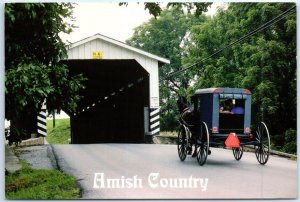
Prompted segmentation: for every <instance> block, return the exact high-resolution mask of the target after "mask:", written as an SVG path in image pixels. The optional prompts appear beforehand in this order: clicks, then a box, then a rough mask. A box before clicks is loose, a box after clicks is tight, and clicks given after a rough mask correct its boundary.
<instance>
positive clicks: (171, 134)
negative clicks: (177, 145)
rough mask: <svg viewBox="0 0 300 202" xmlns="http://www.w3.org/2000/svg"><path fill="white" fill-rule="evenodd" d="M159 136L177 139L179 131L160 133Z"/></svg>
mask: <svg viewBox="0 0 300 202" xmlns="http://www.w3.org/2000/svg"><path fill="white" fill-rule="evenodd" d="M159 135H161V136H166V137H177V136H178V132H177V131H160V132H159Z"/></svg>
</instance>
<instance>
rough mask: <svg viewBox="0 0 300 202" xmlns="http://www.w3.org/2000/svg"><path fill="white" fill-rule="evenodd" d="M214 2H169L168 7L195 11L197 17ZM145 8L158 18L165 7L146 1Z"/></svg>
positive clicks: (124, 3)
mask: <svg viewBox="0 0 300 202" xmlns="http://www.w3.org/2000/svg"><path fill="white" fill-rule="evenodd" d="M211 4H212V3H203V2H201V3H196V2H194V3H168V4H167V8H177V9H180V10H182V11H183V10H186V11H187V12H188V13H192V12H193V13H194V14H195V15H196V16H197V17H199V16H200V15H201V14H202V13H203V12H206V11H207V8H208V7H209V6H211ZM119 5H120V6H122V5H126V6H127V5H128V3H127V2H121V3H119ZM144 5H145V10H148V11H149V13H150V14H151V15H153V16H154V17H155V18H157V17H158V16H159V15H160V14H161V12H162V11H163V9H162V8H161V3H153V2H147V3H144Z"/></svg>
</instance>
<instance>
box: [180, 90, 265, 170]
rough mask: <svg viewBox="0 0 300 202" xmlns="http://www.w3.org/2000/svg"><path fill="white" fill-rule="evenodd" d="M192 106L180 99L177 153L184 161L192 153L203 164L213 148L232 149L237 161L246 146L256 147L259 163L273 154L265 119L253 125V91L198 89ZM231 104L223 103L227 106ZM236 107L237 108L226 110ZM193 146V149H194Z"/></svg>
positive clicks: (192, 98)
mask: <svg viewBox="0 0 300 202" xmlns="http://www.w3.org/2000/svg"><path fill="white" fill-rule="evenodd" d="M191 101H192V103H193V105H192V109H191V108H189V107H187V104H186V100H182V99H179V100H178V101H177V104H178V107H179V110H180V112H181V117H180V120H179V122H180V127H179V133H178V144H177V148H178V155H179V158H180V160H181V161H184V160H185V159H186V156H187V155H191V154H192V153H193V157H197V161H198V163H199V165H201V166H202V165H204V164H205V163H206V160H207V156H208V155H209V154H210V153H211V151H210V147H225V148H231V149H232V151H233V156H234V158H235V159H236V160H240V159H241V158H242V156H243V151H244V146H246V145H250V147H252V148H253V149H254V153H255V156H256V158H257V160H258V162H259V163H260V164H262V165H264V164H266V163H267V161H268V159H269V154H270V135H269V131H268V128H267V126H266V124H265V123H264V122H260V123H258V124H257V127H256V128H255V129H254V130H251V129H250V124H251V92H250V91H249V90H247V89H241V88H207V89H199V90H197V91H196V92H195V93H194V95H193V96H192V97H191ZM226 104H227V105H231V106H224V105H226ZM224 107H235V108H237V109H238V110H234V109H232V110H228V109H227V110H226V109H224ZM193 145H194V152H192V150H193Z"/></svg>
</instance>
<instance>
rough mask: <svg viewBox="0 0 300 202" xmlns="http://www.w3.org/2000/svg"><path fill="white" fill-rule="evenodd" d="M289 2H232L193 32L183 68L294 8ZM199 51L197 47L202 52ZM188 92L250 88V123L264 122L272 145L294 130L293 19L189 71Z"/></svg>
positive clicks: (294, 44)
mask: <svg viewBox="0 0 300 202" xmlns="http://www.w3.org/2000/svg"><path fill="white" fill-rule="evenodd" d="M293 6H294V4H291V3H231V4H230V5H229V7H228V9H226V10H223V11H220V12H219V13H218V14H217V15H216V16H215V17H214V18H212V19H207V20H206V21H205V22H204V23H203V24H201V25H198V26H194V27H193V29H192V34H191V36H192V41H193V43H191V44H190V46H189V47H188V50H189V51H188V52H189V56H188V57H187V58H186V59H185V62H186V63H189V62H191V61H195V60H196V61H197V60H201V59H202V58H205V57H207V56H208V55H210V54H211V53H212V52H214V51H215V50H218V49H220V48H222V47H224V46H225V45H226V44H229V43H230V42H232V41H234V40H236V39H238V38H240V37H241V36H243V35H245V34H247V33H249V32H250V31H252V30H254V29H255V28H257V27H259V26H260V25H262V24H264V23H265V22H267V21H269V20H271V19H273V18H274V17H276V16H277V15H279V14H281V13H282V12H284V11H286V10H288V9H289V8H291V7H293ZM200 47H201V48H200ZM189 74H190V75H191V76H193V75H198V78H197V80H196V81H195V83H196V84H195V85H194V86H192V87H191V88H192V89H197V88H204V87H213V86H214V87H242V88H247V89H250V90H251V91H252V93H253V99H252V122H253V123H257V122H258V121H261V120H263V121H265V122H266V123H267V124H268V126H269V129H270V131H271V134H272V136H273V140H274V141H275V142H274V143H275V145H279V146H280V147H282V146H283V145H284V144H285V138H284V133H285V131H286V130H288V129H291V128H292V129H295V128H296V14H295V13H294V14H290V15H289V16H287V17H285V18H284V19H282V20H280V21H279V22H277V23H276V24H274V25H272V26H270V27H269V28H268V29H265V30H264V31H262V32H260V33H258V34H256V35H254V36H252V37H251V38H249V39H248V40H247V41H244V42H242V43H240V44H238V45H236V46H234V47H233V48H231V49H227V50H225V51H224V52H222V53H221V54H220V55H219V56H217V57H214V58H211V59H209V60H206V61H205V62H203V63H202V64H200V65H199V66H198V67H197V68H194V69H193V71H190V72H189Z"/></svg>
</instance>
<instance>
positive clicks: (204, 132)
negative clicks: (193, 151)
mask: <svg viewBox="0 0 300 202" xmlns="http://www.w3.org/2000/svg"><path fill="white" fill-rule="evenodd" d="M197 147H198V148H199V150H198V152H197V161H198V164H199V165H200V166H203V165H204V164H205V162H206V159H207V155H208V151H209V132H208V128H207V125H206V123H205V122H202V123H201V125H200V134H199V136H198V140H197Z"/></svg>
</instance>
